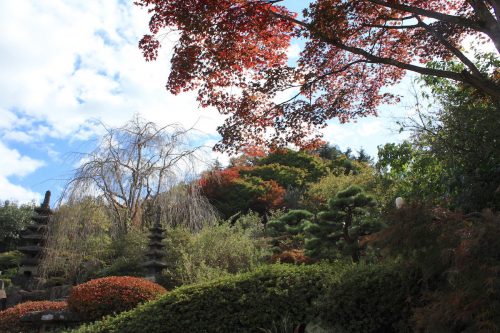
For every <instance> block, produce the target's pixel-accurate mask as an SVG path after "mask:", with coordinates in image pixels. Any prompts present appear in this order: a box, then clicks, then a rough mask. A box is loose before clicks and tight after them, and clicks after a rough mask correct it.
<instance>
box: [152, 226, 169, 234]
mask: <svg viewBox="0 0 500 333" xmlns="http://www.w3.org/2000/svg"><path fill="white" fill-rule="evenodd" d="M149 231H151V232H158V233H163V232H164V231H165V230H164V229H163V228H162V227H161V226H158V225H156V226H154V227H151V228H149Z"/></svg>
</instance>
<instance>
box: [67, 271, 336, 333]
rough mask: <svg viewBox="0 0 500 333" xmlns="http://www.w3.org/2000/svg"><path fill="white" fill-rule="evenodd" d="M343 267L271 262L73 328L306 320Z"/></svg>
mask: <svg viewBox="0 0 500 333" xmlns="http://www.w3.org/2000/svg"><path fill="white" fill-rule="evenodd" d="M343 270H345V266H344V265H340V264H335V265H326V264H323V265H310V266H293V265H269V266H265V267H263V268H260V269H258V270H257V271H255V272H252V273H245V274H240V275H235V276H230V277H227V278H223V279H221V280H217V281H214V282H210V283H204V284H199V285H193V286H187V287H181V288H178V289H176V290H174V291H172V292H170V293H168V294H166V295H165V296H163V297H162V298H160V299H159V300H158V301H155V302H150V303H147V304H144V305H142V306H139V307H137V308H136V309H134V310H132V311H129V312H125V313H122V314H120V315H118V316H116V317H113V318H107V319H105V320H103V321H101V322H97V323H95V324H91V325H85V326H83V327H81V328H79V329H78V330H76V331H74V332H75V333H76V332H78V333H84V332H92V333H98V332H102V333H104V332H120V333H127V332H130V333H136V332H150V333H161V332H168V333H176V332H179V333H184V332H190V333H196V332H214V333H215V332H262V328H266V327H269V325H271V324H272V323H273V322H279V321H280V320H282V318H283V316H284V315H285V314H286V315H288V316H289V317H290V318H293V320H294V321H295V322H309V321H311V320H312V319H314V317H315V315H316V313H317V310H316V309H315V305H316V300H317V299H318V297H319V296H320V295H322V294H323V293H325V291H326V289H327V287H328V285H330V284H332V283H333V282H334V281H335V279H336V278H338V277H339V276H340V273H341V272H342V271H343Z"/></svg>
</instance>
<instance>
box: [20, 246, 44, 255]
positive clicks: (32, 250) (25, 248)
mask: <svg viewBox="0 0 500 333" xmlns="http://www.w3.org/2000/svg"><path fill="white" fill-rule="evenodd" d="M17 249H18V250H19V251H21V252H23V253H32V254H36V253H39V252H40V251H42V247H40V246H38V245H28V246H20V247H18V248H17Z"/></svg>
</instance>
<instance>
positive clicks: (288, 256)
mask: <svg viewBox="0 0 500 333" xmlns="http://www.w3.org/2000/svg"><path fill="white" fill-rule="evenodd" d="M271 262H280V263H283V264H296V265H297V264H308V263H310V262H311V258H309V257H308V256H306V255H305V254H304V250H299V249H292V250H288V251H283V252H281V253H279V254H274V255H273V256H272V257H271Z"/></svg>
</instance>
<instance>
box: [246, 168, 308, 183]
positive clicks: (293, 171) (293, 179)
mask: <svg viewBox="0 0 500 333" xmlns="http://www.w3.org/2000/svg"><path fill="white" fill-rule="evenodd" d="M241 174H242V175H250V176H254V177H259V178H262V179H263V180H274V181H276V182H277V183H278V184H279V185H280V186H282V187H285V188H286V187H289V186H292V187H301V186H303V185H304V182H305V179H306V175H307V172H306V170H304V169H300V168H297V167H291V166H287V165H281V164H278V163H272V164H266V165H258V166H256V167H253V168H249V169H246V170H242V171H241Z"/></svg>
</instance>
